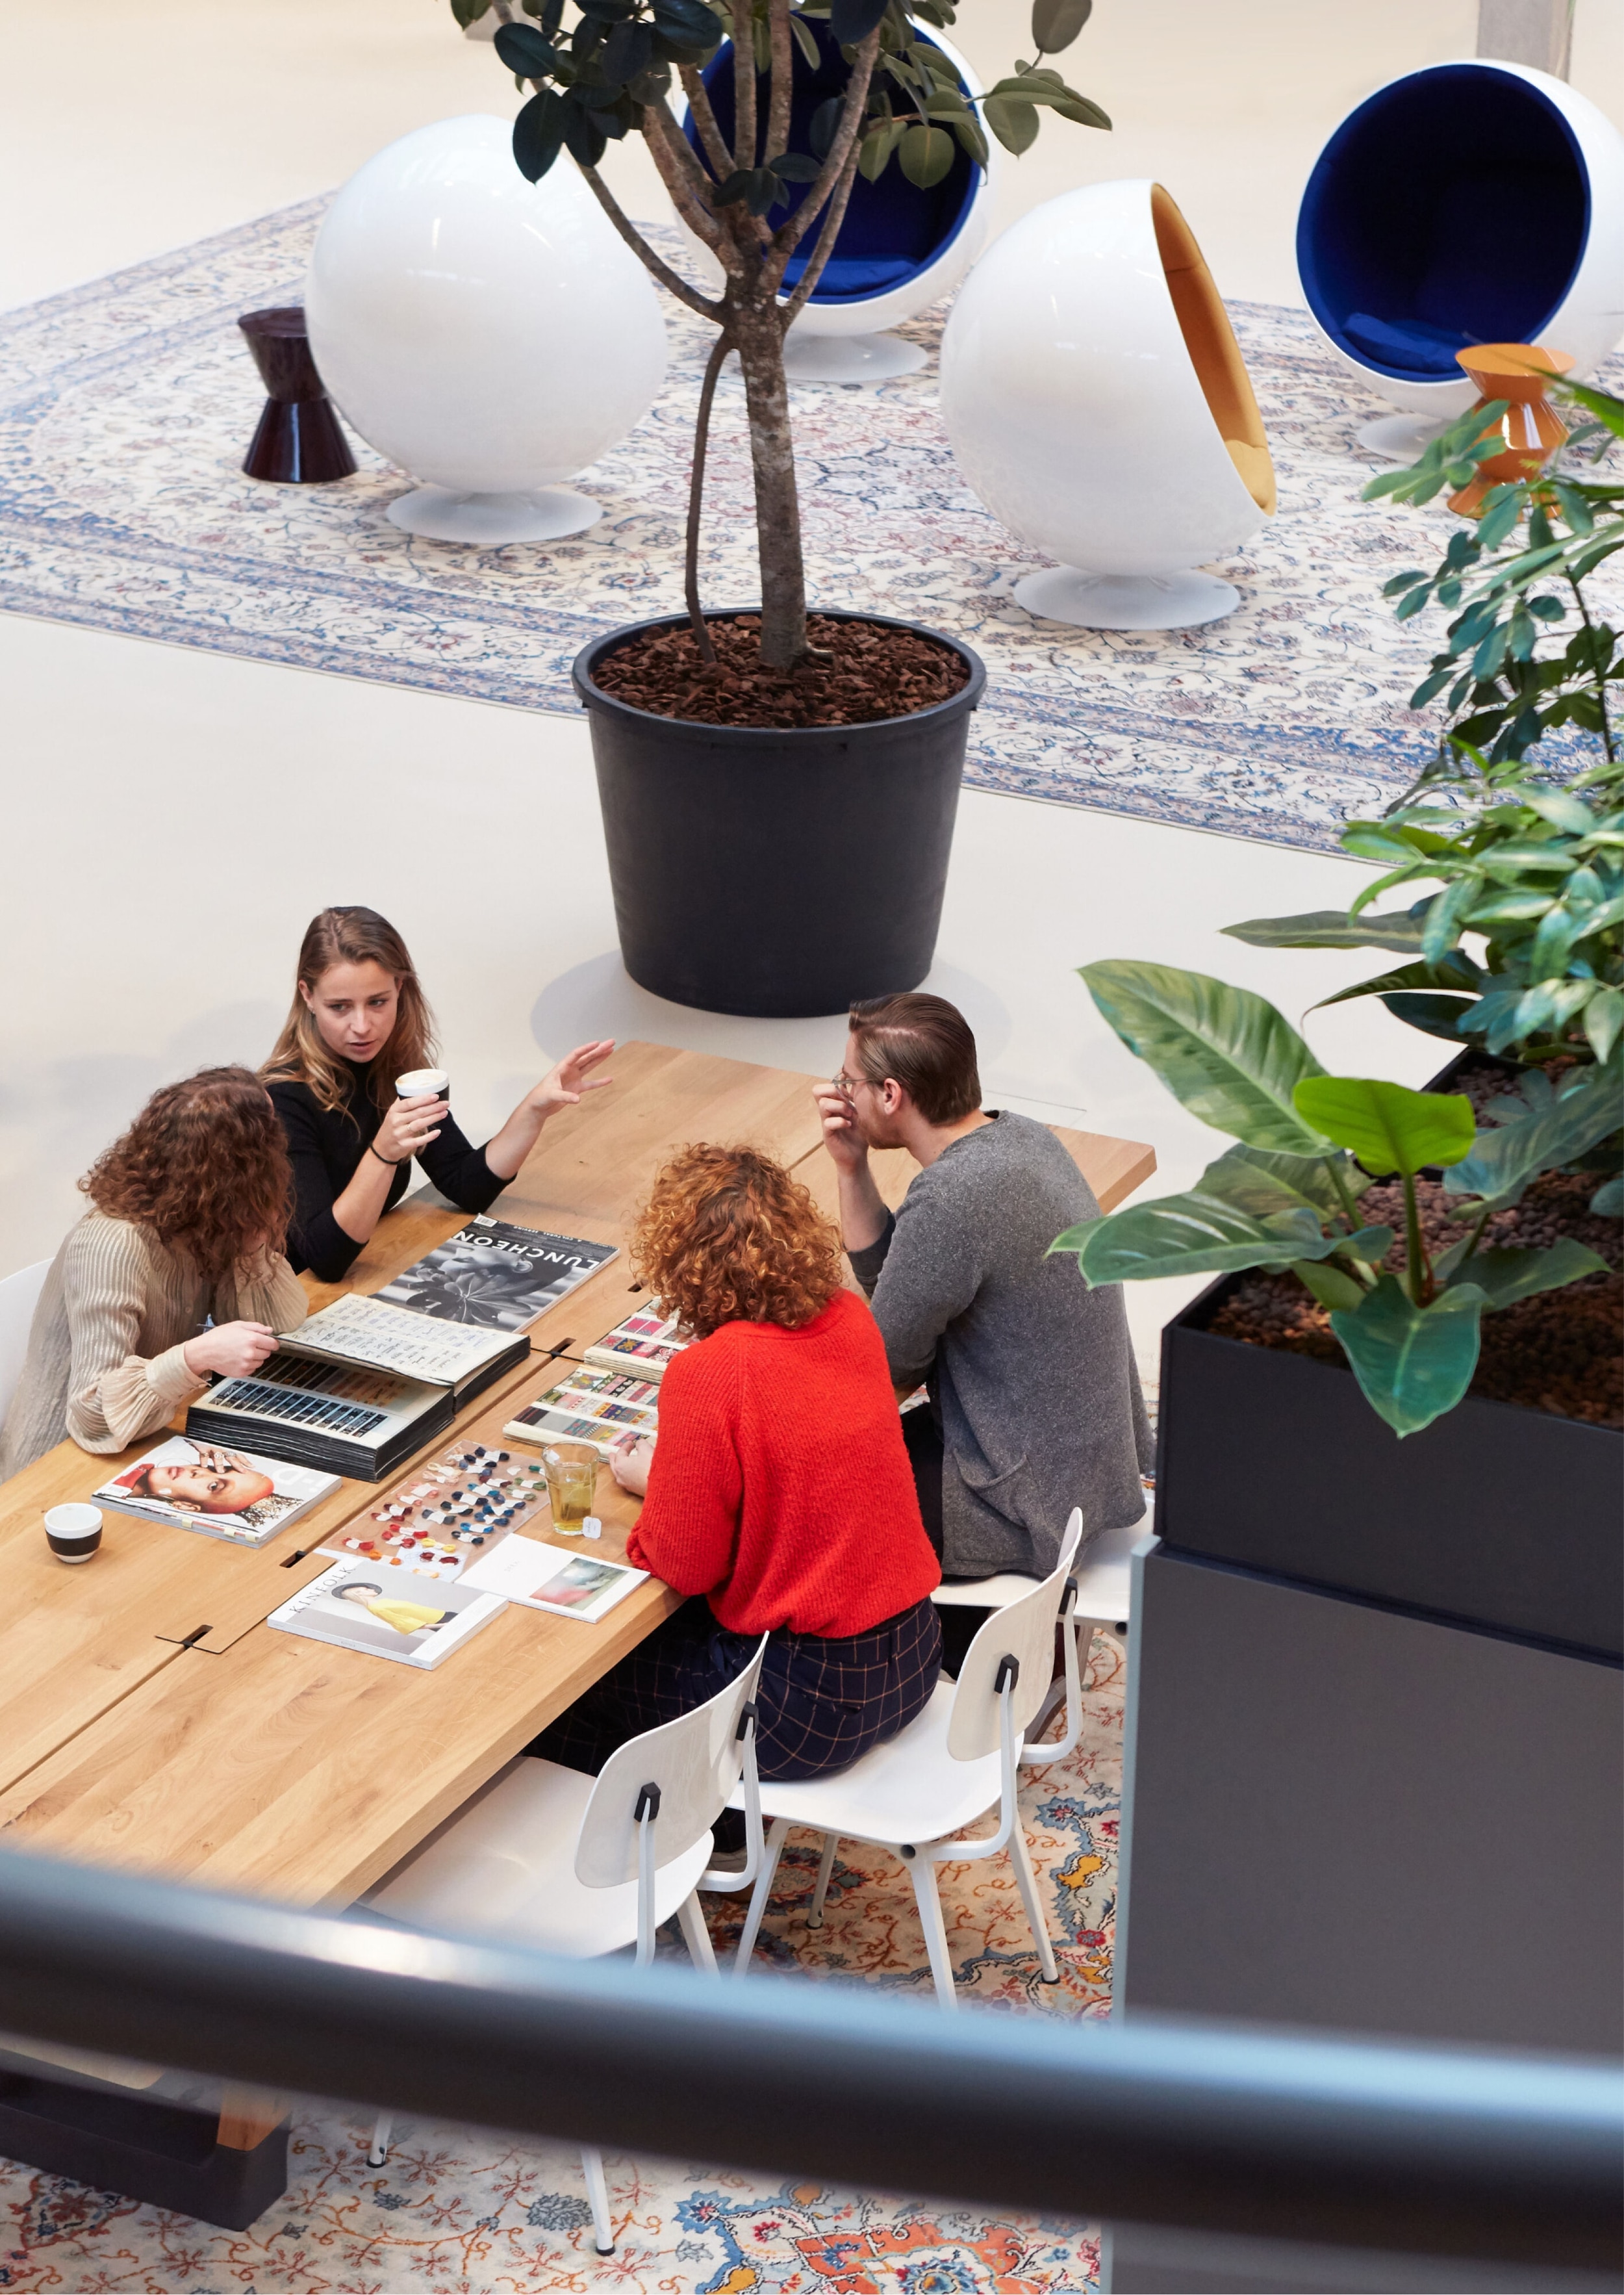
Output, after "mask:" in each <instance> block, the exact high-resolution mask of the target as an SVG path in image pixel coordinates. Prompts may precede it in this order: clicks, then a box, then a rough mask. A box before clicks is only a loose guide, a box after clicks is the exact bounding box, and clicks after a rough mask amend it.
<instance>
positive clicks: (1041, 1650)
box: [947, 1507, 1082, 1761]
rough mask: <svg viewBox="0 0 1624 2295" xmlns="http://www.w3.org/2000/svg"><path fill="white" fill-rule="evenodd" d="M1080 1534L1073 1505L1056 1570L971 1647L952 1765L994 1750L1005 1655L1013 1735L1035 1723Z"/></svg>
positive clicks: (958, 1701) (956, 1700)
mask: <svg viewBox="0 0 1624 2295" xmlns="http://www.w3.org/2000/svg"><path fill="white" fill-rule="evenodd" d="M1081 1536H1082V1514H1081V1509H1080V1508H1076V1507H1073V1511H1072V1515H1071V1519H1070V1520H1069V1521H1068V1522H1067V1523H1066V1525H1065V1537H1064V1538H1063V1539H1062V1540H1061V1541H1060V1559H1059V1561H1058V1563H1057V1564H1056V1565H1055V1568H1054V1569H1053V1570H1052V1571H1051V1572H1049V1576H1048V1577H1047V1578H1044V1579H1042V1580H1040V1581H1039V1583H1038V1584H1037V1585H1035V1586H1034V1587H1033V1588H1032V1591H1031V1593H1030V1594H1023V1595H1022V1596H1021V1597H1020V1599H1019V1601H1016V1602H1011V1603H1009V1604H1008V1605H1007V1606H1006V1607H1005V1608H1003V1609H1001V1610H994V1612H993V1613H992V1616H991V1617H990V1618H989V1619H988V1620H987V1622H986V1624H985V1625H984V1626H983V1628H982V1629H981V1631H980V1632H979V1633H978V1634H977V1635H976V1637H975V1640H974V1641H973V1642H972V1643H971V1644H970V1646H969V1648H968V1650H967V1652H966V1654H965V1659H964V1662H963V1664H962V1665H961V1666H960V1667H959V1680H958V1684H957V1686H956V1687H955V1688H954V1691H953V1710H952V1712H951V1715H950V1716H949V1718H948V1725H947V1750H948V1752H950V1753H951V1755H952V1757H953V1759H954V1760H956V1761H979V1760H982V1759H983V1756H985V1755H986V1754H988V1753H995V1752H997V1751H998V1747H999V1705H1000V1695H999V1674H1000V1670H1001V1668H1002V1666H1003V1662H1004V1660H1005V1658H1006V1657H1012V1658H1013V1659H1014V1660H1015V1662H1016V1665H1017V1667H1018V1668H1019V1672H1018V1674H1017V1676H1016V1684H1015V1694H1014V1696H1013V1698H1012V1699H1011V1708H1012V1717H1013V1719H1014V1722H1015V1727H1016V1734H1017V1735H1018V1736H1024V1734H1025V1732H1026V1731H1027V1730H1028V1729H1029V1728H1030V1727H1032V1722H1033V1721H1034V1720H1035V1719H1037V1715H1038V1711H1039V1708H1040V1707H1041V1705H1042V1703H1043V1701H1044V1699H1045V1698H1046V1697H1047V1696H1048V1695H1049V1683H1050V1682H1051V1681H1052V1680H1053V1678H1054V1673H1055V1621H1056V1619H1057V1617H1058V1616H1059V1614H1060V1604H1061V1600H1062V1597H1064V1595H1065V1581H1066V1579H1067V1577H1068V1576H1069V1575H1070V1572H1071V1567H1072V1561H1073V1556H1075V1554H1076V1551H1077V1544H1078V1540H1080V1539H1081Z"/></svg>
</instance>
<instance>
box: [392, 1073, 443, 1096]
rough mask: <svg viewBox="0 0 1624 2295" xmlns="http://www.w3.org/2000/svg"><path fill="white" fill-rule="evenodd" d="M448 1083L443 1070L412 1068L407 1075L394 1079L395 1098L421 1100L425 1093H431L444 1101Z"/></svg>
mask: <svg viewBox="0 0 1624 2295" xmlns="http://www.w3.org/2000/svg"><path fill="white" fill-rule="evenodd" d="M450 1083H451V1078H450V1077H449V1076H448V1075H447V1074H446V1073H445V1069H444V1068H413V1069H412V1072H411V1074H409V1075H403V1076H396V1079H395V1097H396V1099H421V1098H422V1097H423V1094H424V1093H425V1092H432V1093H433V1094H434V1096H435V1098H437V1099H444V1098H445V1094H446V1091H447V1090H448V1089H449V1087H450Z"/></svg>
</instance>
